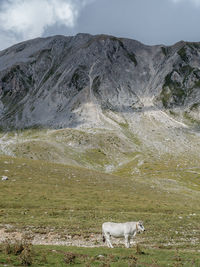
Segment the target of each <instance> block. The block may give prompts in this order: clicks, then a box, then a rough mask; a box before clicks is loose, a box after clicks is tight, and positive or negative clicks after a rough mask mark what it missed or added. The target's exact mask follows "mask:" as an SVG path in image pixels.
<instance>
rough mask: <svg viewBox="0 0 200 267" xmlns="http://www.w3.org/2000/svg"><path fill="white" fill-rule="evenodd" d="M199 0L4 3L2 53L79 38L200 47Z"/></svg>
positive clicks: (0, 20)
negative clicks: (43, 40)
mask: <svg viewBox="0 0 200 267" xmlns="http://www.w3.org/2000/svg"><path fill="white" fill-rule="evenodd" d="M199 25H200V0H0V50H1V49H4V48H6V47H8V46H11V45H12V44H15V43H18V42H20V41H24V40H27V39H32V38H36V37H41V36H49V35H56V34H63V35H74V34H76V33H79V32H85V33H91V34H99V33H104V34H110V35H115V36H119V37H128V38H132V39H136V40H139V41H141V42H143V43H145V44H161V43H162V44H166V45H170V44H173V43H175V42H177V41H180V40H185V41H200V29H199Z"/></svg>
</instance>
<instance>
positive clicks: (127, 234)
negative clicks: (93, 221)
mask: <svg viewBox="0 0 200 267" xmlns="http://www.w3.org/2000/svg"><path fill="white" fill-rule="evenodd" d="M143 231H145V229H144V226H143V223H142V222H140V221H139V222H125V223H113V222H105V223H103V224H102V234H103V237H105V240H106V243H107V245H108V247H110V248H113V245H112V244H111V241H110V237H111V236H113V237H124V238H125V246H126V247H127V248H129V247H130V239H131V238H133V237H134V236H135V235H136V233H137V232H143Z"/></svg>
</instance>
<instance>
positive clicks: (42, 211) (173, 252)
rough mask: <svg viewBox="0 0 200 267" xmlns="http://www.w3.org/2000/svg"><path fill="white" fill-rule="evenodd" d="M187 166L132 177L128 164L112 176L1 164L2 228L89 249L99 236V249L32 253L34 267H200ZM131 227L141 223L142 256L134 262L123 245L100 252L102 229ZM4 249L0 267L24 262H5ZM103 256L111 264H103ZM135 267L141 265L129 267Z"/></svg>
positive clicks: (171, 163)
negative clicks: (114, 224)
mask: <svg viewBox="0 0 200 267" xmlns="http://www.w3.org/2000/svg"><path fill="white" fill-rule="evenodd" d="M163 162H165V164H163ZM187 164H188V163H187V162H186V161H184V160H182V161H181V160H179V166H178V167H177V162H175V160H174V159H168V160H167V159H165V160H164V161H160V162H152V163H151V162H143V164H142V165H141V166H140V167H139V169H138V173H137V174H135V173H134V172H130V170H132V169H133V166H132V165H131V163H130V164H129V165H128V166H124V167H123V168H121V169H119V170H118V171H117V172H116V173H115V174H113V175H111V174H105V173H101V172H96V171H92V170H86V169H84V168H79V167H72V166H67V165H62V164H55V163H49V162H45V161H37V160H29V159H20V158H12V157H8V156H1V157H0V177H1V176H3V175H4V176H7V177H8V180H7V181H1V180H0V188H1V190H0V228H2V229H3V228H4V229H5V231H7V232H14V231H18V232H20V231H22V232H23V231H25V232H26V233H28V234H29V235H30V234H31V236H32V237H34V235H35V234H41V238H42V236H45V234H46V235H47V234H48V233H49V232H53V233H54V234H58V236H59V238H60V240H63V241H66V240H67V239H68V237H69V236H71V237H72V239H73V238H74V239H76V240H78V239H79V238H80V239H82V240H85V243H86V244H87V241H88V240H90V237H91V235H94V237H95V236H97V238H96V240H95V238H93V239H94V242H93V244H94V245H95V246H97V247H96V248H77V247H73V248H71V247H55V248H52V247H48V246H46V247H38V246H34V248H33V250H34V255H33V258H34V262H35V263H34V264H35V265H33V266H66V262H64V257H65V256H66V255H65V254H66V253H68V252H72V253H75V254H76V255H75V260H74V262H75V263H76V264H78V266H86V262H85V260H86V261H87V262H90V261H91V264H90V265H88V266H98V265H99V266H149V265H148V264H153V265H150V266H200V263H199V262H198V255H199V251H200V245H199V237H200V212H199V211H200V198H199V196H200V193H199V191H200V169H198V167H197V166H195V165H194V166H193V165H190V168H189V167H188V166H187ZM130 220H134V221H137V220H143V222H144V226H145V228H146V230H147V231H146V233H145V234H142V235H137V236H136V243H137V244H139V245H140V246H141V247H142V248H143V250H144V252H145V254H144V255H143V254H142V255H137V254H136V248H135V245H133V248H132V249H130V250H127V249H124V248H123V241H122V242H121V243H120V244H117V245H115V247H118V248H115V249H114V250H110V249H107V248H104V247H102V245H103V243H102V241H101V239H100V238H98V235H100V234H101V224H102V223H103V222H104V221H130ZM11 226H12V227H11ZM3 246H5V244H4V245H2V246H1V256H0V259H1V261H0V263H1V264H3V263H6V264H9V261H10V264H11V265H10V266H13V265H17V264H19V260H20V259H19V255H17V256H15V255H12V254H11V255H6V254H5V253H4V248H3ZM98 246H99V247H98ZM177 249H178V252H177ZM54 250H55V251H56V252H54V253H52V251H54ZM54 254H55V255H56V256H55V257H54V256H53V255H54ZM79 254H80V255H79ZM82 254H84V255H88V256H81V255H82ZM100 254H103V255H104V256H105V255H106V256H105V257H103V258H101V260H99V259H97V256H98V255H100ZM44 255H46V256H45V257H46V258H47V263H43V262H42V260H41V258H44V259H45V257H44ZM66 257H68V256H66ZM69 257H70V256H69ZM131 257H132V258H131ZM134 257H136V258H137V260H135V258H134ZM44 259H43V260H44ZM134 261H137V265H130V264H135V263H134ZM58 262H59V264H58ZM130 262H132V263H130ZM168 263H169V264H170V265H168ZM87 264H89V263H87ZM103 264H104V265H103ZM105 264H110V265H105ZM120 264H121V265H120ZM145 264H147V265H145ZM175 264H176V265H175ZM181 264H182V265H181Z"/></svg>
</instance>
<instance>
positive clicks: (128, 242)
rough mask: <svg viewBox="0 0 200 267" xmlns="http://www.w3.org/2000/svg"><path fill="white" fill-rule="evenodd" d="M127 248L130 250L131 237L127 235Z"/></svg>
mask: <svg viewBox="0 0 200 267" xmlns="http://www.w3.org/2000/svg"><path fill="white" fill-rule="evenodd" d="M124 237H125V246H126V248H130V236H129V235H125V236H124Z"/></svg>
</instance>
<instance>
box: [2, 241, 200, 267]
mask: <svg viewBox="0 0 200 267" xmlns="http://www.w3.org/2000/svg"><path fill="white" fill-rule="evenodd" d="M0 252H1V253H0V265H4V264H6V265H4V266H23V265H28V264H29V265H31V266H35V267H37V266H43V267H45V266H58V267H61V266H80V267H81V266H83V267H84V266H87V267H91V266H101V267H103V266H104V267H109V266H116V267H120V266H124V267H130V266H137V267H147V266H152V267H158V266H159V267H162V266H171V267H175V266H177V267H178V266H188V267H192V266H193V267H199V266H200V258H199V253H198V252H183V251H178V250H176V251H174V250H169V249H159V250H156V249H142V250H140V251H136V249H135V248H132V249H124V248H115V249H112V250H110V249H107V248H77V247H62V246H46V247H45V246H34V247H31V248H30V247H29V249H27V250H26V252H25V253H23V252H22V253H19V251H16V250H14V251H9V253H8V251H7V252H5V247H3V246H1V247H0Z"/></svg>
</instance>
